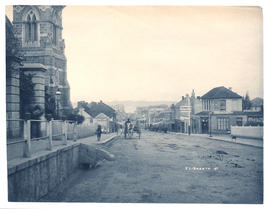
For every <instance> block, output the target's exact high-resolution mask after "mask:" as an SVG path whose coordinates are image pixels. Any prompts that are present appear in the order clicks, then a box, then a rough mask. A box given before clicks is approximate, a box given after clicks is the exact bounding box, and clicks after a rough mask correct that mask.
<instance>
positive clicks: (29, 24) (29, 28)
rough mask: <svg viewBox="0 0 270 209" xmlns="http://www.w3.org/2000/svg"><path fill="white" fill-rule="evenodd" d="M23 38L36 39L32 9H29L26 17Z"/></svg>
mask: <svg viewBox="0 0 270 209" xmlns="http://www.w3.org/2000/svg"><path fill="white" fill-rule="evenodd" d="M25 40H26V41H27V42H29V41H31V42H33V41H37V40H38V29H37V18H36V15H35V14H34V13H33V11H31V12H30V13H29V14H28V15H27V18H26V24H25Z"/></svg>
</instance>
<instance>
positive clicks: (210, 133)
mask: <svg viewBox="0 0 270 209" xmlns="http://www.w3.org/2000/svg"><path fill="white" fill-rule="evenodd" d="M211 114H212V112H211V111H209V119H208V120H209V122H208V123H209V137H212V132H211V128H212V127H211Z"/></svg>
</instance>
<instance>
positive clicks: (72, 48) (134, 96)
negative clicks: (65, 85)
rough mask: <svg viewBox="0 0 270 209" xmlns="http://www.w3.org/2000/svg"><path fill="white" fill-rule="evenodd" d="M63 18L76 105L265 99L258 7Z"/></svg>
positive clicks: (71, 13) (116, 10)
mask: <svg viewBox="0 0 270 209" xmlns="http://www.w3.org/2000/svg"><path fill="white" fill-rule="evenodd" d="M7 13H9V10H8V11H7ZM62 19H63V38H64V39H65V45H66V49H65V54H66V57H67V78H68V81H69V84H70V87H71V90H70V93H71V100H72V102H76V101H80V100H85V101H99V100H103V101H115V100H116V101H120V100H146V101H159V100H162V101H164V100H166V101H179V100H180V99H181V97H182V96H183V95H185V94H187V93H189V94H190V93H191V91H192V89H194V90H195V93H196V95H197V96H202V95H203V94H205V93H207V92H208V91H209V90H211V89H212V88H214V87H217V86H225V87H232V90H233V91H235V92H236V93H238V94H240V95H241V96H243V95H245V94H246V92H248V93H249V96H250V97H251V98H255V97H263V54H262V53H263V37H262V35H263V34H262V11H261V8H260V7H207V6H204V7H185V6H122V7H121V6H66V7H65V8H64V10H63V14H62Z"/></svg>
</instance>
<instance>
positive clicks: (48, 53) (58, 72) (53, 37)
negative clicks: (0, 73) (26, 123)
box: [6, 5, 72, 128]
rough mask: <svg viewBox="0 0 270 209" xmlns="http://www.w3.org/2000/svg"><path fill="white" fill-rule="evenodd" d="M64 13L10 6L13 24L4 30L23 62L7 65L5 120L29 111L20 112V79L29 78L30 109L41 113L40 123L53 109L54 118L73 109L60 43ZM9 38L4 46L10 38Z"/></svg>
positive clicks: (50, 8)
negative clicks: (14, 43) (12, 39)
mask: <svg viewBox="0 0 270 209" xmlns="http://www.w3.org/2000/svg"><path fill="white" fill-rule="evenodd" d="M63 9H64V6H44V5H42V6H30V5H27V6H23V5H16V6H13V23H10V21H9V20H8V19H7V23H6V27H7V32H8V31H10V34H11V33H12V35H14V37H15V39H16V41H17V43H18V44H17V45H18V48H17V49H18V51H19V53H20V54H21V55H22V62H21V64H20V65H16V66H15V65H12V64H11V65H7V74H6V75H7V76H6V80H7V82H6V98H7V100H6V102H7V119H19V118H22V113H24V112H26V111H28V110H27V109H25V110H22V108H26V107H23V106H22V105H21V100H22V99H20V88H21V85H22V75H29V74H30V75H31V79H32V83H33V84H34V94H33V98H32V99H31V106H32V108H38V109H39V110H42V112H43V114H42V115H41V116H40V117H39V119H42V118H44V117H45V114H46V113H50V111H51V113H53V112H55V109H56V108H57V112H58V113H57V116H59V115H60V116H61V115H63V114H64V113H65V111H67V110H70V109H71V108H72V106H71V102H70V88H69V84H68V81H67V69H66V63H67V60H66V56H65V54H64V50H65V42H64V39H62V30H63V27H62V10H63ZM6 34H7V33H6ZM10 34H9V35H7V36H9V37H6V40H7V42H8V39H10V38H12V36H11V35H10ZM8 61H10V60H8V57H7V62H8ZM10 62H12V61H10ZM51 107H53V108H51ZM50 108H51V109H54V110H50ZM12 127H13V128H14V126H12Z"/></svg>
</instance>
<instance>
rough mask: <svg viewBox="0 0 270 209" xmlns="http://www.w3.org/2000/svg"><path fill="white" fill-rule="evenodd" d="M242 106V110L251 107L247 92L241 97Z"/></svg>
mask: <svg viewBox="0 0 270 209" xmlns="http://www.w3.org/2000/svg"><path fill="white" fill-rule="evenodd" d="M242 106H243V110H250V108H251V101H250V99H249V95H248V92H247V93H246V96H245V97H243V98H242Z"/></svg>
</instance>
